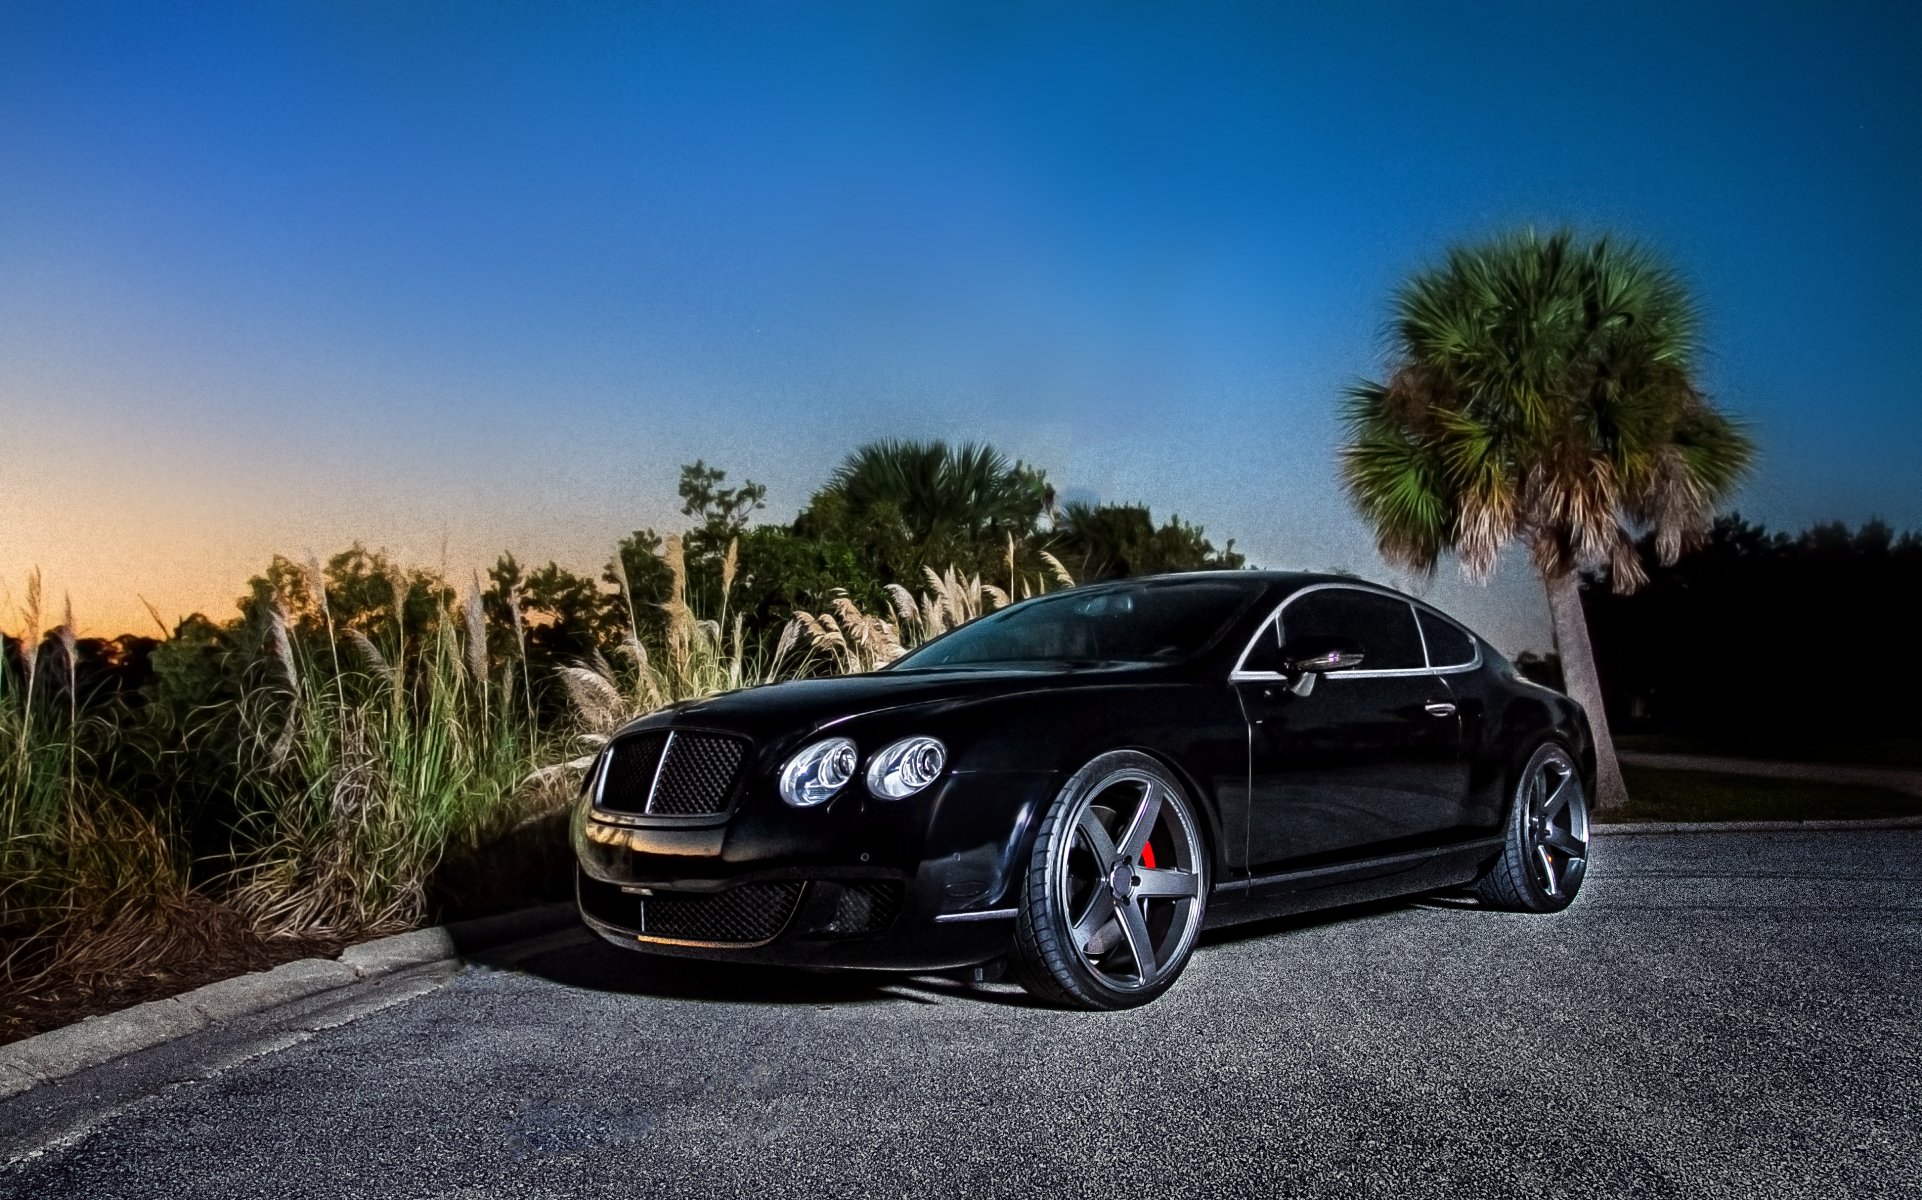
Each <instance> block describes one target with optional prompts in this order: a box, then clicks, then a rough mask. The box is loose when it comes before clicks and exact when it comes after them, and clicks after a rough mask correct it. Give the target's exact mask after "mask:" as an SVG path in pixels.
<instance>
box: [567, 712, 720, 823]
mask: <svg viewBox="0 0 1922 1200" xmlns="http://www.w3.org/2000/svg"><path fill="white" fill-rule="evenodd" d="M746 757H747V743H746V742H744V741H742V740H741V739H740V738H737V737H730V736H729V735H727V734H724V733H700V732H691V731H688V730H681V729H675V730H668V731H665V732H663V731H651V732H648V733H637V734H631V735H629V736H627V737H624V738H621V739H620V740H619V741H616V742H615V743H614V745H613V747H612V749H610V750H609V751H608V760H607V769H606V773H605V775H604V776H603V778H602V780H601V793H600V798H599V801H598V803H599V805H600V807H601V808H604V809H606V810H607V811H609V812H616V813H632V814H636V815H641V816H667V817H689V816H702V815H707V814H712V813H718V812H725V811H726V810H727V806H728V800H729V798H730V797H731V796H732V795H733V793H734V781H735V778H736V776H738V775H739V774H740V772H741V763H742V761H743V760H745V759H746Z"/></svg>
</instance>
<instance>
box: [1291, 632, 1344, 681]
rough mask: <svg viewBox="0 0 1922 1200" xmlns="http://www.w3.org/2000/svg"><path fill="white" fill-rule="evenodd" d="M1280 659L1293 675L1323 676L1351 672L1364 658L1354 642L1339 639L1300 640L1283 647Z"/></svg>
mask: <svg viewBox="0 0 1922 1200" xmlns="http://www.w3.org/2000/svg"><path fill="white" fill-rule="evenodd" d="M1281 657H1282V661H1284V662H1286V663H1287V664H1288V670H1289V671H1290V672H1292V673H1294V674H1297V675H1325V674H1327V673H1328V672H1330V671H1348V670H1353V669H1354V668H1356V667H1359V666H1360V665H1361V664H1362V659H1363V658H1364V657H1365V656H1364V655H1363V654H1362V649H1361V647H1360V646H1358V645H1356V644H1355V643H1354V642H1349V641H1343V640H1341V639H1339V638H1302V639H1301V640H1300V641H1295V642H1290V643H1288V645H1287V646H1285V647H1283V648H1282V651H1281Z"/></svg>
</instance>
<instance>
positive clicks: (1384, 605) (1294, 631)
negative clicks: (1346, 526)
mask: <svg viewBox="0 0 1922 1200" xmlns="http://www.w3.org/2000/svg"><path fill="white" fill-rule="evenodd" d="M1281 637H1282V641H1283V642H1292V641H1294V640H1295V639H1296V638H1304V637H1332V638H1341V639H1343V640H1345V641H1350V642H1356V643H1359V644H1360V646H1361V649H1362V654H1363V658H1362V663H1361V669H1362V670H1364V671H1407V670H1417V671H1418V670H1421V669H1422V668H1423V667H1425V666H1427V663H1426V662H1425V661H1424V660H1423V658H1422V653H1421V633H1420V631H1418V630H1417V629H1416V628H1415V610H1414V608H1413V607H1411V606H1410V605H1409V603H1408V602H1407V601H1406V600H1397V599H1395V598H1394V597H1392V596H1381V595H1377V594H1375V593H1374V592H1356V591H1350V590H1348V589H1347V588H1328V589H1326V590H1324V591H1319V592H1310V593H1308V594H1307V595H1306V596H1303V597H1302V598H1301V599H1299V600H1297V601H1295V602H1294V603H1293V604H1290V605H1289V606H1288V607H1287V608H1286V609H1283V610H1282V614H1281Z"/></svg>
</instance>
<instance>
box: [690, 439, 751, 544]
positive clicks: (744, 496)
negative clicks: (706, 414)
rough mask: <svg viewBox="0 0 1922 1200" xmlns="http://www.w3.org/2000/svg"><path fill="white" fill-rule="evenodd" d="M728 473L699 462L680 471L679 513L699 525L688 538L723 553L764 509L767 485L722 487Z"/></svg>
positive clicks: (749, 481) (691, 531)
mask: <svg viewBox="0 0 1922 1200" xmlns="http://www.w3.org/2000/svg"><path fill="white" fill-rule="evenodd" d="M726 482H727V472H726V471H723V470H721V469H720V468H719V467H710V466H708V465H707V463H706V462H705V461H703V460H701V459H698V458H697V459H695V460H694V461H693V462H692V463H691V464H686V465H683V466H682V467H681V486H680V492H681V512H682V513H683V514H684V515H686V516H690V517H693V518H694V519H695V520H696V521H697V522H699V524H698V525H696V526H695V527H694V529H692V530H690V531H689V532H688V537H689V538H690V539H692V540H696V541H699V542H701V543H702V544H703V545H702V548H703V549H706V550H716V549H724V548H725V547H726V546H727V544H728V543H729V542H731V541H733V540H734V539H735V538H737V537H739V536H740V535H741V531H742V530H744V529H746V528H747V522H748V518H749V517H751V516H753V514H754V513H756V512H758V511H759V510H761V509H763V508H766V507H767V485H766V484H760V483H756V482H754V481H753V480H752V479H750V480H748V481H746V482H745V483H743V484H742V485H741V486H740V487H737V488H731V487H723V486H722V485H723V484H725V483H726Z"/></svg>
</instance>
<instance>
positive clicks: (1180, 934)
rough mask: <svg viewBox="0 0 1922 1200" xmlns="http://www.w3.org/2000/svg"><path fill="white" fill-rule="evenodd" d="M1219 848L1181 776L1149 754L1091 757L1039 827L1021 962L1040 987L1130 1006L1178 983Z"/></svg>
mask: <svg viewBox="0 0 1922 1200" xmlns="http://www.w3.org/2000/svg"><path fill="white" fill-rule="evenodd" d="M1208 866H1209V860H1208V852H1207V843H1206V840H1205V839H1204V837H1203V834H1202V830H1201V824H1200V821H1199V818H1198V817H1197V815H1196V812H1195V808H1194V804H1193V802H1192V801H1191V800H1190V799H1189V798H1188V794H1187V791H1186V789H1185V788H1183V786H1182V784H1181V782H1180V781H1179V780H1178V779H1176V778H1175V777H1174V776H1173V774H1171V773H1170V772H1169V771H1168V769H1167V768H1166V767H1164V766H1162V765H1161V763H1159V762H1158V761H1156V760H1155V759H1153V758H1150V757H1149V756H1147V755H1145V754H1138V753H1134V752H1132V751H1116V752H1114V753H1110V754H1104V755H1102V756H1101V757H1099V758H1097V759H1095V760H1094V761H1093V762H1091V763H1089V764H1088V765H1087V766H1086V767H1084V768H1083V769H1082V770H1081V771H1080V772H1078V773H1077V774H1076V775H1075V776H1074V778H1073V779H1071V780H1069V781H1068V784H1067V786H1066V787H1064V788H1063V789H1062V791H1061V794H1060V795H1059V796H1058V797H1057V798H1056V800H1055V802H1054V805H1053V807H1052V808H1051V809H1050V810H1049V812H1048V815H1047V817H1046V818H1045V820H1044V821H1043V823H1042V827H1041V829H1040V831H1039V833H1038V835H1037V837H1036V842H1035V852H1034V858H1033V861H1032V863H1031V866H1030V870H1029V878H1028V886H1027V888H1026V890H1025V893H1024V896H1023V900H1022V905H1021V912H1020V916H1019V919H1018V921H1017V933H1016V956H1015V969H1016V972H1017V974H1018V975H1019V976H1020V977H1021V979H1022V982H1023V983H1024V984H1026V985H1027V986H1028V987H1029V989H1030V990H1031V991H1034V992H1036V993H1038V994H1040V995H1042V996H1045V997H1047V998H1049V999H1053V1000H1056V1001H1058V1002H1061V1003H1066V1004H1073V1005H1075V1006H1077V1007H1084V1008H1126V1007H1130V1006H1132V1005H1136V1004H1143V1003H1146V1002H1147V1001H1149V1000H1151V999H1153V998H1154V997H1155V996H1158V995H1160V994H1161V993H1162V992H1163V991H1165V990H1167V988H1168V986H1169V985H1170V984H1172V983H1173V982H1174V980H1175V976H1177V975H1178V974H1180V972H1181V968H1182V967H1183V966H1184V965H1186V963H1187V961H1188V956H1189V953H1190V952H1191V951H1192V950H1193V948H1194V943H1195V938H1196V936H1197V935H1198V934H1199V933H1200V930H1201V918H1202V914H1203V912H1204V910H1205V908H1206V905H1207V895H1208Z"/></svg>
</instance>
